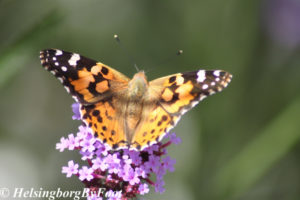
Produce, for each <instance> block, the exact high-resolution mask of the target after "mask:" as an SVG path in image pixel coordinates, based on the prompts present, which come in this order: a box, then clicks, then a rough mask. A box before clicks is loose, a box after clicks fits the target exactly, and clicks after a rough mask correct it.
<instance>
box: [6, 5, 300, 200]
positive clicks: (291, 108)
mask: <svg viewBox="0 0 300 200" xmlns="http://www.w3.org/2000/svg"><path fill="white" fill-rule="evenodd" d="M299 22H300V1H299V0H243V1H240V0H185V1H172V0H165V1H150V0H86V1H80V0H72V1H67V0H51V1H50V0H45V1H38V0H27V1H18V0H0V114H1V115H0V119H1V120H0V162H1V165H0V187H9V188H13V187H27V188H31V187H34V188H36V189H39V188H44V189H49V190H51V189H56V188H58V187H60V188H61V189H63V190H80V189H81V188H82V187H83V185H82V184H81V183H80V182H79V180H78V179H77V178H76V177H73V178H69V179H67V178H66V177H65V175H63V174H61V167H62V166H63V165H65V164H66V163H67V161H68V160H70V159H74V160H76V161H78V160H79V159H80V158H79V155H78V154H77V153H76V152H75V151H74V152H67V151H66V152H63V153H60V152H59V151H57V150H55V144H56V143H57V142H59V139H60V137H62V136H67V135H68V134H69V133H76V131H77V126H78V122H76V121H73V120H72V119H71V116H72V111H71V104H72V102H73V99H72V98H71V97H70V96H69V94H67V92H66V91H65V90H64V88H63V87H62V86H61V84H60V83H59V81H57V80H55V77H53V76H52V75H51V74H50V73H49V72H47V71H45V70H44V69H43V68H42V67H41V64H40V61H39V51H40V50H41V49H45V48H59V49H63V50H68V51H72V52H77V53H80V54H82V55H86V56H88V57H90V58H93V59H95V60H99V61H101V62H103V63H105V64H108V65H110V66H112V67H114V68H115V69H117V70H119V71H120V72H123V73H124V74H126V75H127V76H129V77H131V76H132V75H133V74H134V73H135V72H136V70H135V68H134V66H133V63H132V61H131V60H130V59H129V58H128V56H127V55H126V54H130V55H132V57H133V58H134V60H135V62H136V63H137V65H138V67H139V68H140V69H144V70H145V71H146V72H147V76H148V78H149V80H152V79H154V78H157V77H161V76H165V75H169V74H172V73H176V72H183V71H193V70H197V69H199V68H205V69H223V70H226V71H229V72H231V73H232V74H233V80H232V82H231V83H230V85H229V87H228V88H226V89H225V90H224V91H223V92H221V93H218V94H216V95H214V96H213V97H209V98H208V99H205V100H204V101H203V102H202V103H200V104H199V105H198V106H197V107H196V108H194V109H193V110H192V111H190V112H189V113H187V114H186V115H185V116H184V117H183V118H182V120H181V121H180V123H179V124H178V126H177V127H176V128H175V129H174V132H176V133H177V135H179V136H180V137H181V138H182V141H183V142H182V144H181V145H179V146H177V147H171V148H170V150H169V152H170V154H171V156H172V158H175V159H176V160H177V163H176V165H175V168H176V171H175V172H174V173H169V174H168V175H167V176H166V179H165V180H166V192H165V193H164V194H162V195H161V194H157V193H154V191H153V188H152V192H151V194H149V195H146V196H144V197H143V199H174V200H177V199H178V200H179V199H180V200H181V199H190V200H195V199H203V200H204V199H216V200H233V199H241V200H250V199H251V200H252V199H260V200H268V199H270V200H271V199H272V200H276V199H278V200H279V199H280V200H282V199H285V200H289V199H291V200H292V199H295V200H296V199H299V198H300V143H299V139H300V96H299V91H300V54H299V53H300V51H299V50H300V49H299V47H300V23H299ZM114 34H118V35H119V36H120V38H121V40H122V43H123V45H124V46H126V50H125V51H126V52H127V53H124V52H123V51H122V49H121V48H120V46H118V44H117V43H116V41H115V40H114V39H113V35H114ZM179 49H182V50H183V51H184V53H183V55H181V56H178V57H177V56H175V54H176V52H177V50H179ZM173 55H174V56H173ZM169 58H170V59H169Z"/></svg>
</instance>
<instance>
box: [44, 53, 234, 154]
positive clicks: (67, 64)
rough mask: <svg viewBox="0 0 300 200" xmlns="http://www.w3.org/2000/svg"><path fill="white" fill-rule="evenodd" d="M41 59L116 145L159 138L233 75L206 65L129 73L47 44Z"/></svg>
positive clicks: (85, 116)
mask: <svg viewBox="0 0 300 200" xmlns="http://www.w3.org/2000/svg"><path fill="white" fill-rule="evenodd" d="M40 59H41V63H42V65H43V66H44V68H45V69H46V70H48V71H50V72H51V73H52V74H54V76H55V77H56V78H57V79H58V80H59V81H60V82H61V83H62V84H63V85H64V87H65V89H66V90H67V91H68V93H70V94H71V95H72V97H73V98H74V99H75V101H77V102H78V103H80V114H81V119H82V121H83V122H84V123H85V125H86V126H88V127H89V128H90V129H91V130H92V132H93V134H94V136H95V137H96V138H98V139H99V140H100V141H101V142H102V143H106V144H107V145H108V146H109V147H111V148H112V149H115V150H117V149H123V148H129V149H135V150H143V149H144V148H146V147H148V146H151V145H152V144H154V143H157V142H159V141H160V140H162V138H163V137H164V136H165V135H166V133H168V132H169V131H170V130H171V129H172V128H173V127H174V126H175V125H176V124H177V122H178V121H179V119H180V118H181V116H182V115H183V114H184V113H185V112H187V111H188V110H190V109H191V108H192V107H194V106H195V105H197V104H198V103H199V102H200V101H201V100H203V99H204V98H205V97H207V96H209V95H212V94H214V93H216V92H220V91H222V90H223V88H225V87H226V86H227V85H228V83H229V82H230V81H231V78H232V75H231V74H230V73H228V72H225V71H222V70H203V69H201V70H198V71H193V72H185V73H177V74H173V75H169V76H164V77H161V78H158V79H155V80H153V81H150V82H148V81H147V78H146V76H145V73H144V72H143V71H140V72H138V73H136V74H135V75H134V76H133V78H132V79H130V78H128V77H126V76H125V75H123V74H122V73H120V72H118V71H117V70H115V69H113V68H111V67H109V66H107V65H105V64H103V63H101V62H96V61H94V60H92V59H90V58H87V57H84V56H81V55H79V54H77V53H70V52H66V51H62V50H58V49H46V50H43V51H41V52H40Z"/></svg>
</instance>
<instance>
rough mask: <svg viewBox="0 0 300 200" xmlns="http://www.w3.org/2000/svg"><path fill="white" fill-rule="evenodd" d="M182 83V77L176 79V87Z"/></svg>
mask: <svg viewBox="0 0 300 200" xmlns="http://www.w3.org/2000/svg"><path fill="white" fill-rule="evenodd" d="M183 82H184V78H183V77H182V76H180V77H178V78H176V83H177V85H181V84H183Z"/></svg>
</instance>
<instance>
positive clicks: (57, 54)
mask: <svg viewBox="0 0 300 200" xmlns="http://www.w3.org/2000/svg"><path fill="white" fill-rule="evenodd" d="M62 54H63V52H62V51H61V50H56V52H55V55H56V56H60V55H62Z"/></svg>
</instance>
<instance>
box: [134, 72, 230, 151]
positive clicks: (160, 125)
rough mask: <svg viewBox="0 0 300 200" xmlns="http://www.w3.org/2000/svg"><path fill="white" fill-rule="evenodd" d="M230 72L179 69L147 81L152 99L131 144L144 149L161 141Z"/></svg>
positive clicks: (222, 85) (221, 84)
mask: <svg viewBox="0 0 300 200" xmlns="http://www.w3.org/2000/svg"><path fill="white" fill-rule="evenodd" d="M231 78H232V75H231V74H229V73H228V72H225V71H221V70H199V71H194V72H186V73H178V74H174V75H170V76H166V77H162V78H159V79H155V80H153V81H151V82H150V83H149V92H148V102H151V103H150V104H149V105H148V104H146V105H147V106H148V109H147V110H145V112H146V113H145V115H144V117H143V118H142V121H141V122H142V123H140V126H139V127H137V129H136V132H135V135H134V138H133V141H132V144H133V146H134V148H137V147H140V148H137V149H143V148H145V147H147V146H149V145H151V144H153V143H156V142H158V141H160V140H161V139H162V138H163V137H164V136H165V134H166V133H168V132H169V131H170V130H171V129H172V128H173V127H174V126H175V125H176V123H177V122H178V121H179V119H180V117H181V116H182V115H183V114H184V113H185V112H187V111H188V110H190V109H191V108H192V107H194V106H195V105H197V104H198V103H199V102H200V101H201V100H203V99H204V98H205V97H207V96H209V95H212V94H215V93H216V92H220V91H222V90H223V89H224V88H225V87H226V86H227V85H228V83H229V82H230V81H231Z"/></svg>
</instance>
